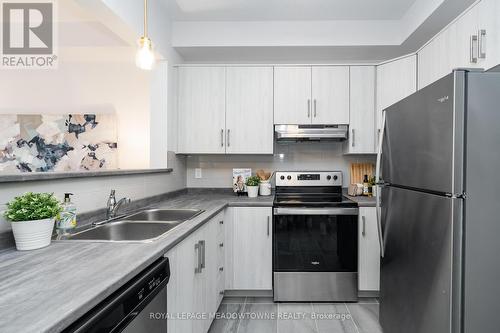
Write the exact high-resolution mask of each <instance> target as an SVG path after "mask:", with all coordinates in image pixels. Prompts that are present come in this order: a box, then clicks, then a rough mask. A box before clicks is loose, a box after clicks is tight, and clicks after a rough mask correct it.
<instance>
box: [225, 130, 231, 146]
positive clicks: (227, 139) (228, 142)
mask: <svg viewBox="0 0 500 333" xmlns="http://www.w3.org/2000/svg"><path fill="white" fill-rule="evenodd" d="M230 135H231V130H230V129H228V130H227V137H226V142H227V146H228V147H230V146H231V142H230V141H229V138H230Z"/></svg>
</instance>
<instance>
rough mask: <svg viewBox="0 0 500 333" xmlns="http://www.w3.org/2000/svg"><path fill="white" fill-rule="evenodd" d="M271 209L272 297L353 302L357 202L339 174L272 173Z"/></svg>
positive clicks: (334, 172) (290, 299)
mask: <svg viewBox="0 0 500 333" xmlns="http://www.w3.org/2000/svg"><path fill="white" fill-rule="evenodd" d="M273 207H274V208H273V292H274V301H276V302H353V301H356V300H357V291H358V288H357V286H358V206H357V204H356V203H355V202H353V201H351V200H349V199H347V198H345V197H344V196H343V195H342V172H340V171H321V172H310V171H305V172H297V171H294V172H277V173H276V196H275V199H274V204H273Z"/></svg>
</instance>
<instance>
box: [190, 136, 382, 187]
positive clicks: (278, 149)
mask: <svg viewBox="0 0 500 333" xmlns="http://www.w3.org/2000/svg"><path fill="white" fill-rule="evenodd" d="M274 152H275V153H274V155H192V156H188V157H187V186H188V187H231V180H232V175H233V168H251V169H252V173H255V171H257V170H258V169H264V170H266V171H287V170H313V171H314V170H340V171H342V172H343V174H344V184H343V185H344V186H348V184H349V183H350V182H349V174H350V172H349V168H350V163H361V162H372V163H374V164H375V156H373V155H367V156H349V155H343V154H342V144H341V143H318V142H314V143H307V142H304V143H283V144H281V143H280V144H276V145H275V148H274ZM195 168H202V177H203V178H201V179H196V178H195Z"/></svg>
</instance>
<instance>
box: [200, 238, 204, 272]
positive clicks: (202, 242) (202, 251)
mask: <svg viewBox="0 0 500 333" xmlns="http://www.w3.org/2000/svg"><path fill="white" fill-rule="evenodd" d="M200 246H201V265H200V270H202V269H203V268H205V241H204V240H201V241H200Z"/></svg>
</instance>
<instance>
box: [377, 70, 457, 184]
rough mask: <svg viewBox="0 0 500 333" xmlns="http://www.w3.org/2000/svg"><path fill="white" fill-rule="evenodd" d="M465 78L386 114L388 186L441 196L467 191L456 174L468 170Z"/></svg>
mask: <svg viewBox="0 0 500 333" xmlns="http://www.w3.org/2000/svg"><path fill="white" fill-rule="evenodd" d="M464 78H465V72H463V71H457V72H454V73H452V74H450V75H448V76H446V77H445V78H443V79H441V80H439V81H437V82H435V83H434V84H432V85H430V86H428V87H426V88H424V89H422V90H420V91H419V92H417V93H415V94H413V95H411V96H409V97H407V98H406V99H404V100H402V101H401V102H399V103H396V104H394V105H393V106H391V107H389V108H388V109H387V110H386V112H385V113H386V114H385V117H386V119H385V128H384V137H383V140H382V161H381V162H382V178H383V180H384V181H385V182H388V183H391V184H397V185H401V186H406V187H411V188H417V189H425V190H428V191H435V192H440V193H461V192H462V189H461V185H459V186H458V188H455V185H454V181H453V180H454V174H455V172H458V173H460V170H458V171H455V167H456V168H461V166H462V165H463V162H461V161H462V159H461V154H460V153H459V152H460V151H461V150H462V146H463V144H462V143H463V139H462V138H463V135H462V134H463V131H462V128H463V113H464V112H463V109H464V103H463V98H464V97H463V96H464V94H465V86H464V80H465V79H464ZM455 161H458V162H455ZM457 177H458V175H457ZM458 178H459V179H462V178H460V177H458Z"/></svg>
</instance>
